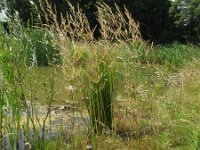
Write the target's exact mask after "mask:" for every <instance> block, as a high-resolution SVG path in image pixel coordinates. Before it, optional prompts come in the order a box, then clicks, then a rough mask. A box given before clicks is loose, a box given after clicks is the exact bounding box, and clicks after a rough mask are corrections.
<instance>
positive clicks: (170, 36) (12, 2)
mask: <svg viewBox="0 0 200 150" xmlns="http://www.w3.org/2000/svg"><path fill="white" fill-rule="evenodd" d="M48 1H49V3H50V4H51V5H55V7H56V10H57V15H58V20H60V18H61V15H60V14H61V13H62V14H63V15H64V14H66V12H67V11H68V10H69V7H68V5H67V1H65V0H48ZM69 1H70V2H71V3H72V4H73V5H74V6H77V5H79V6H80V8H81V9H82V10H83V12H84V13H85V14H86V16H87V18H88V21H89V23H90V25H91V26H92V27H95V26H97V28H96V30H95V36H96V37H99V36H100V34H99V28H100V27H99V25H98V22H97V19H96V18H97V14H98V11H97V8H96V3H97V2H106V3H107V4H109V5H110V6H111V7H112V8H113V9H115V7H114V4H115V3H117V5H119V7H120V9H122V10H123V8H124V7H123V6H126V7H127V8H128V10H129V11H130V12H131V14H132V15H133V16H134V18H135V19H136V20H137V21H138V22H139V23H140V27H141V33H142V36H143V38H144V39H145V40H150V41H153V42H157V43H167V42H172V41H180V42H187V41H189V42H197V41H199V32H200V19H199V18H200V0H175V1H169V0H154V1H150V0H135V1H131V0H124V1H116V0H107V1H105V0H69ZM7 2H8V6H9V7H10V8H11V10H14V9H15V10H17V11H18V12H19V15H20V17H21V18H22V21H23V22H24V23H25V24H26V25H27V24H28V25H29V24H34V25H35V24H38V22H40V21H41V20H39V18H38V15H37V12H38V11H39V14H40V17H41V18H40V19H42V22H45V19H44V17H43V15H42V12H41V11H40V6H39V0H31V1H29V0H8V1H7ZM33 4H34V5H33ZM64 16H65V15H64Z"/></svg>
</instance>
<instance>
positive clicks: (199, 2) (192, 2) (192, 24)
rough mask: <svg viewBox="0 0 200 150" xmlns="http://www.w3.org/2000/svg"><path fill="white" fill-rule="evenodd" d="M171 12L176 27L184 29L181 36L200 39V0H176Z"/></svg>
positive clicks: (188, 38) (192, 39) (190, 39)
mask: <svg viewBox="0 0 200 150" xmlns="http://www.w3.org/2000/svg"><path fill="white" fill-rule="evenodd" d="M170 14H171V16H172V17H173V19H174V23H175V25H176V27H177V28H178V29H179V31H180V30H181V31H182V32H180V34H181V35H180V38H181V36H182V38H184V39H186V40H189V41H199V40H200V37H199V36H200V0H176V1H174V2H172V6H171V8H170Z"/></svg>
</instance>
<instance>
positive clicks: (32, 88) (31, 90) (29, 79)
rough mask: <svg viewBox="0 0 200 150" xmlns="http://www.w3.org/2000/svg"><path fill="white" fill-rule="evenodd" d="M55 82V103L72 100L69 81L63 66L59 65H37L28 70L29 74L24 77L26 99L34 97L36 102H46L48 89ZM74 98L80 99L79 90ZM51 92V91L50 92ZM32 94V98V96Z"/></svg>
mask: <svg viewBox="0 0 200 150" xmlns="http://www.w3.org/2000/svg"><path fill="white" fill-rule="evenodd" d="M51 83H53V93H54V96H53V103H54V104H61V105H63V104H65V103H66V101H71V100H72V99H71V98H70V97H71V96H70V94H71V93H70V92H69V89H68V87H69V86H70V84H68V81H67V80H66V77H64V74H63V71H62V68H59V67H35V68H33V69H31V70H30V71H28V76H26V75H25V77H24V89H25V94H26V99H27V100H30V99H34V101H35V102H39V103H41V104H45V103H46V102H47V101H48V94H47V93H48V92H47V91H48V90H49V89H50V86H51ZM74 92H76V93H75V94H74V96H75V97H74V98H76V100H79V99H80V97H79V95H80V94H79V93H77V91H74ZM50 93H51V92H50ZM31 94H32V98H31Z"/></svg>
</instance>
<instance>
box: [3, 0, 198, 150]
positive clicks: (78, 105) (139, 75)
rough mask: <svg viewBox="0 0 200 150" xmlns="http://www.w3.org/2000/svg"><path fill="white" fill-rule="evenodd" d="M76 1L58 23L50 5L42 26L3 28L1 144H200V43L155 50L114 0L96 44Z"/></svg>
mask: <svg viewBox="0 0 200 150" xmlns="http://www.w3.org/2000/svg"><path fill="white" fill-rule="evenodd" d="M43 2H44V1H43ZM68 5H69V8H70V11H69V13H68V15H67V17H66V18H64V17H62V15H61V18H60V21H58V20H57V16H56V14H55V12H56V9H54V7H52V5H51V4H50V3H49V2H48V1H45V7H44V6H43V5H41V10H42V11H43V14H44V16H45V15H48V16H47V17H46V18H47V20H46V23H48V24H45V25H43V27H41V28H27V27H26V28H25V27H24V26H22V25H21V23H20V22H19V21H16V19H12V18H11V21H10V22H9V27H10V28H9V30H10V33H6V32H5V31H4V29H3V27H2V26H1V30H0V33H1V34H0V35H1V36H0V67H1V68H0V70H1V71H0V73H1V83H0V85H1V88H0V99H1V101H0V127H1V128H0V149H91V148H92V149H198V148H199V115H198V114H199V110H200V109H199V105H198V104H199V91H200V88H199V81H198V79H199V76H200V74H199V71H198V70H199V67H200V62H199V61H200V60H199V55H200V51H199V47H198V46H194V45H192V44H187V45H183V44H179V43H174V44H172V45H156V46H154V45H153V44H151V43H148V42H146V41H144V40H143V39H142V38H141V34H140V30H139V29H140V28H139V24H138V23H136V22H135V21H134V19H132V16H131V15H130V13H129V12H128V10H127V9H126V8H124V9H125V10H126V11H125V13H122V11H121V10H120V9H119V7H118V6H117V5H115V7H114V8H115V9H116V10H117V12H118V13H115V11H113V9H111V8H110V7H109V6H108V5H107V4H105V3H98V4H97V8H98V15H99V17H98V19H97V20H98V22H99V26H100V28H101V30H100V31H101V32H100V33H101V37H102V39H100V40H98V41H96V40H95V38H94V37H93V32H94V28H92V27H90V25H89V21H88V20H87V17H86V15H85V14H84V13H83V11H82V10H81V9H80V8H79V7H78V6H77V8H75V7H73V5H71V3H68ZM106 18H107V19H106ZM42 65H44V66H49V67H45V68H43V69H44V72H47V71H48V72H47V73H46V74H47V75H46V76H44V74H40V73H39V72H38V70H39V69H41V66H42ZM36 77H38V78H36ZM63 93H64V94H63ZM59 94H61V96H60V97H58V96H57V95H59ZM63 97H64V100H63V101H60V99H61V98H63ZM58 104H62V105H58ZM58 118H59V119H58ZM57 119H58V120H57Z"/></svg>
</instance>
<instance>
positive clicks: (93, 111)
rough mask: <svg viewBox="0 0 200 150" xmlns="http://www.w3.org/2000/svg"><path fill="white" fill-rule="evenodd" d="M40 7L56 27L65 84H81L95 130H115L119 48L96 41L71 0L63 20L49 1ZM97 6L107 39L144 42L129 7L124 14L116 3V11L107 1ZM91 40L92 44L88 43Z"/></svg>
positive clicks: (74, 86) (102, 30)
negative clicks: (114, 101) (116, 54)
mask: <svg viewBox="0 0 200 150" xmlns="http://www.w3.org/2000/svg"><path fill="white" fill-rule="evenodd" d="M40 6H41V9H42V11H43V13H44V16H45V18H46V20H47V23H49V25H50V29H53V30H55V31H56V34H57V35H58V41H57V43H56V44H57V45H59V47H60V51H61V54H62V56H63V59H64V61H63V62H64V63H63V72H64V74H65V75H66V76H65V77H66V78H67V80H68V83H66V84H68V85H66V86H70V87H73V89H80V86H81V91H82V92H83V95H84V97H85V99H86V105H87V109H88V113H89V115H90V120H91V129H92V131H93V132H94V133H101V132H102V131H103V130H104V129H109V130H112V129H113V118H114V117H113V100H114V93H115V90H114V88H115V71H116V70H115V62H116V57H115V55H113V54H114V53H113V52H114V49H115V48H116V47H115V48H112V49H110V48H108V47H107V46H106V45H105V44H104V45H101V44H99V43H98V42H95V41H94V37H93V32H94V29H91V27H90V25H89V23H88V20H87V17H86V16H85V14H84V13H83V12H82V10H81V9H80V8H79V7H78V6H77V8H75V7H74V6H72V4H71V3H69V2H68V6H69V11H68V12H67V14H66V16H64V14H61V21H60V22H59V21H58V19H57V14H56V9H55V7H54V6H52V5H51V4H50V3H49V2H48V1H47V0H46V1H45V4H44V3H42V1H41V2H40ZM44 6H45V7H44ZM97 8H98V21H99V24H100V26H101V31H100V32H101V36H102V39H103V40H104V41H113V40H114V39H116V40H117V41H132V42H140V41H142V39H141V34H140V32H139V25H138V24H137V23H135V21H134V20H133V18H132V17H131V15H130V13H129V12H128V10H127V9H126V8H124V10H125V13H122V11H121V10H120V9H119V7H118V6H117V5H116V7H115V9H116V11H113V10H112V9H111V8H110V7H109V6H108V5H107V4H105V3H98V4H97ZM69 39H71V40H72V41H74V42H70V40H69ZM88 42H90V46H91V47H89V46H85V45H86V44H87V43H88ZM92 42H94V43H95V44H94V45H95V46H94V45H93V43H92ZM77 45H78V46H77ZM92 45H93V46H92ZM81 46H82V48H80V47H81ZM76 83H79V84H78V86H79V87H76V86H77V84H76Z"/></svg>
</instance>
